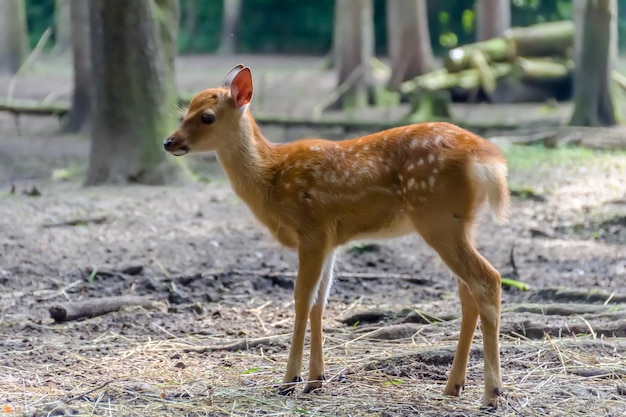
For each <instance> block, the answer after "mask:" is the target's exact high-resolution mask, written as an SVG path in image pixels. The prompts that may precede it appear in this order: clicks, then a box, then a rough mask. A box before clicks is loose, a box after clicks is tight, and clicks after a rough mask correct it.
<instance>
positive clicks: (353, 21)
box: [333, 0, 374, 109]
mask: <svg viewBox="0 0 626 417" xmlns="http://www.w3.org/2000/svg"><path fill="white" fill-rule="evenodd" d="M333 42H334V44H333V48H334V57H335V58H334V61H335V68H336V69H337V72H338V74H339V78H338V82H337V85H338V87H342V86H344V87H347V88H341V90H343V91H342V92H341V94H339V98H338V100H337V101H336V103H334V105H333V107H335V108H344V109H345V108H362V107H366V106H367V105H368V103H371V102H373V101H374V85H373V76H372V67H371V59H372V56H373V55H374V22H373V5H372V0H336V3H335V28H334V40H333Z"/></svg>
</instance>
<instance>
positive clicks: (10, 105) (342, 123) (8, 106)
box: [0, 97, 560, 134]
mask: <svg viewBox="0 0 626 417" xmlns="http://www.w3.org/2000/svg"><path fill="white" fill-rule="evenodd" d="M179 102H180V103H181V104H188V103H189V99H188V98H186V97H181V98H179ZM69 109H70V104H69V103H67V102H56V103H42V102H40V101H38V100H25V99H19V100H11V101H10V102H7V101H2V100H0V111H6V112H9V113H12V114H15V115H20V114H30V115H37V116H46V115H47V116H57V117H64V116H66V115H67V114H68V113H69ZM255 119H256V121H257V123H259V124H260V125H271V126H281V127H286V128H288V127H304V128H311V129H335V128H342V129H343V131H344V133H347V132H363V131H369V132H374V131H378V130H384V129H391V128H394V127H398V126H403V125H405V124H407V121H406V120H403V119H399V120H371V119H370V120H365V119H362V120H359V119H339V118H334V117H326V118H323V119H315V118H294V117H289V116H277V115H269V114H262V113H257V114H255ZM454 123H455V124H457V125H459V126H460V127H463V128H465V129H468V130H471V131H473V132H475V133H477V134H482V133H484V132H487V131H494V130H495V131H519V130H522V129H524V128H528V129H530V130H532V131H537V130H541V129H549V128H554V127H556V126H559V125H560V122H559V121H558V120H545V121H540V122H537V121H532V122H529V123H526V124H523V123H519V122H515V123H479V122H464V121H462V120H455V121H454Z"/></svg>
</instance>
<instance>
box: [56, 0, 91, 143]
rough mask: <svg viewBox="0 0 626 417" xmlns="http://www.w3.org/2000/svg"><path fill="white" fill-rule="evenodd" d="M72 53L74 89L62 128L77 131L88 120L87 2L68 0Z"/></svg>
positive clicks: (89, 84) (89, 85)
mask: <svg viewBox="0 0 626 417" xmlns="http://www.w3.org/2000/svg"><path fill="white" fill-rule="evenodd" d="M70 5H71V7H70V16H71V19H70V20H71V26H72V29H71V33H72V55H73V63H74V91H73V93H72V107H71V110H70V114H69V116H68V118H67V122H66V123H65V126H64V127H63V130H64V131H65V132H68V133H77V132H79V131H80V130H81V129H83V128H86V127H87V124H88V122H89V106H90V93H89V91H90V89H91V63H90V61H89V50H90V48H89V3H88V2H86V1H84V0H71V1H70Z"/></svg>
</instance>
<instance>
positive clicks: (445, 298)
mask: <svg viewBox="0 0 626 417" xmlns="http://www.w3.org/2000/svg"><path fill="white" fill-rule="evenodd" d="M241 60H242V61H243V60H246V61H247V62H251V65H252V66H253V69H254V68H260V71H259V72H260V74H261V75H260V78H259V79H260V80H263V79H265V80H266V81H265V84H264V82H263V81H261V82H260V83H259V85H260V86H261V87H260V88H261V91H263V88H265V93H260V94H258V96H257V97H256V99H257V100H258V101H260V102H261V103H256V102H255V104H253V109H254V108H255V107H254V106H257V104H258V107H259V108H260V109H261V110H262V111H265V112H269V111H271V110H272V109H275V111H276V112H277V113H279V114H307V112H310V111H311V109H312V107H313V106H314V105H315V103H317V102H319V100H320V99H322V98H323V94H322V93H320V92H319V91H318V89H319V90H321V91H322V92H325V93H328V91H329V90H330V89H332V81H333V80H332V77H331V75H329V74H328V73H322V72H320V70H319V69H317V68H319V66H320V65H321V59H315V60H309V59H308V58H307V59H300V60H298V59H294V60H288V59H285V58H282V61H280V60H274V61H272V60H271V59H270V58H267V57H245V58H241ZM227 61H228V62H227ZM214 63H216V64H215V66H213V64H214ZM233 63H235V61H234V60H233V59H232V58H231V59H230V61H229V60H227V59H226V58H215V57H204V58H202V57H189V58H184V59H182V60H181V65H180V68H182V71H179V77H180V79H181V80H180V84H181V89H186V90H189V91H194V90H197V89H200V88H204V87H208V86H210V85H212V84H215V83H216V82H218V81H219V79H220V78H221V76H222V74H223V73H224V72H225V71H226V70H227V69H228V68H229V67H230V66H232V64H233ZM46 68H47V67H46ZM264 71H265V72H264ZM276 71H278V72H276ZM281 71H282V73H281ZM315 71H318V72H319V73H320V74H321V75H320V76H319V82H318V78H316V77H315V76H314V74H315ZM263 74H265V75H263ZM307 74H308V75H307ZM205 75H206V79H207V80H208V81H205V80H204V78H205ZM267 80H270V81H271V80H274V81H271V82H270V81H267ZM18 81H19V82H18V84H17V88H16V94H15V95H16V97H31V98H40V99H41V98H45V97H50V95H51V94H54V96H55V97H56V96H59V97H63V96H64V95H66V94H67V91H65V90H67V88H66V87H67V85H69V83H70V77H69V69H68V68H67V65H66V64H65V66H64V64H62V63H60V62H56V61H54V62H52V63H50V64H49V69H45V68H44V67H41V68H38V69H37V70H33V71H32V73H29V74H26V75H24V76H23V77H22V78H20V79H19V80H18ZM9 82H10V80H9V79H7V78H0V92H2V93H0V94H4V92H5V91H6V88H7V86H8V84H9ZM263 85H265V87H263ZM274 93H276V95H277V96H278V98H277V99H275V98H274V97H273V96H274ZM290 95H291V99H287V97H289V96H290ZM312 97H313V98H312ZM283 98H284V100H283ZM289 100H290V101H289ZM303 100H304V101H305V102H306V103H304V102H303ZM285 102H286V103H287V104H285ZM275 103H276V104H275ZM289 103H290V104H289ZM298 106H300V107H298ZM527 108H528V109H529V110H528V111H521V110H520V109H522V107H521V106H517V105H515V106H489V105H478V106H474V107H472V106H456V107H455V111H456V112H458V114H461V113H462V115H463V116H464V117H470V118H471V117H474V118H476V119H480V120H494V121H498V120H500V119H501V118H505V119H507V120H509V121H515V120H518V119H520V120H521V119H523V120H526V121H528V120H531V121H532V117H535V116H536V117H538V118H539V117H540V116H542V115H543V116H544V117H545V113H542V112H545V109H544V110H542V109H541V106H534V107H531V106H527ZM531 109H532V110H533V111H534V113H533V111H531ZM570 110H571V108H570V107H568V105H567V104H566V105H559V106H557V108H556V109H555V110H553V111H552V113H550V117H555V118H563V117H566V116H567V114H568V112H569V111H570ZM385 111H387V110H379V113H380V112H385ZM390 111H394V112H395V111H397V112H401V111H402V109H392V110H390ZM533 115H534V116H533ZM374 116H376V117H386V116H385V115H384V114H372V115H371V117H374ZM58 128H59V123H58V121H56V120H55V119H53V118H46V117H43V118H41V117H39V118H38V117H23V118H21V121H20V133H21V134H20V135H18V134H17V131H16V128H15V123H14V119H13V118H12V117H10V116H9V115H7V114H1V113H0V405H2V406H3V412H5V413H7V415H24V416H48V415H115V416H118V415H120V416H121V415H125V416H130V415H138V416H169V415H185V416H227V415H275V416H286V415H310V416H413V415H415V416H417V415H419V416H469V415H479V414H480V413H479V406H480V400H481V396H482V386H483V371H482V370H483V364H482V349H481V334H480V331H477V332H476V338H475V342H476V343H475V344H474V348H473V350H472V355H471V359H470V364H469V369H468V381H467V385H466V387H465V391H464V392H463V393H462V395H461V397H458V398H450V397H445V396H443V395H442V391H443V387H444V384H445V380H446V377H447V373H448V371H449V367H450V364H451V361H452V356H453V350H454V347H455V343H456V338H457V337H458V331H459V325H460V322H459V318H458V316H459V313H460V308H459V303H458V302H457V297H456V284H455V281H454V280H453V279H452V277H451V275H450V273H449V272H448V270H447V269H446V268H445V266H444V265H443V264H442V262H441V261H440V260H439V259H438V258H437V256H436V255H435V254H434V253H433V252H432V250H430V249H429V248H428V246H427V245H426V244H425V243H424V242H422V241H421V240H420V239H419V238H418V237H416V236H415V237H411V236H409V237H405V238H401V239H396V240H391V241H383V242H376V243H369V244H354V245H350V246H348V247H346V248H345V249H344V251H343V254H342V256H341V261H340V262H339V265H338V271H337V272H338V275H337V279H336V282H335V285H334V288H333V290H332V292H331V295H330V300H329V306H328V309H327V312H326V314H325V319H324V327H325V336H326V339H325V360H326V366H327V374H326V376H327V379H328V381H327V383H326V384H325V386H324V388H323V389H322V390H320V391H318V392H314V393H311V394H303V393H302V392H301V390H297V391H296V394H295V395H294V396H291V397H282V396H279V395H277V393H276V389H275V386H276V384H277V383H278V382H279V381H280V380H281V378H282V372H283V371H284V367H285V364H286V360H287V353H288V348H289V337H290V331H291V326H292V322H293V314H294V313H293V301H292V289H293V274H294V272H295V271H296V268H297V260H296V257H295V255H294V253H292V252H290V251H288V250H286V249H283V248H281V247H280V246H279V245H278V244H277V243H275V242H274V241H273V240H272V239H271V238H270V236H269V235H268V233H267V232H266V231H265V230H264V229H263V228H262V227H261V226H260V225H258V223H257V222H256V221H255V220H254V219H253V218H252V216H251V214H250V213H249V212H248V210H247V208H246V207H245V206H244V205H243V203H242V202H240V201H239V200H238V199H237V198H236V197H235V196H234V194H233V193H232V191H231V189H230V187H229V185H228V183H227V181H226V179H225V178H224V177H223V175H222V173H221V170H220V169H219V167H218V166H217V164H216V163H215V161H214V160H213V159H212V158H210V157H190V158H189V160H190V162H191V164H190V165H192V166H193V168H194V169H195V170H196V172H197V173H198V178H199V179H201V181H196V182H193V183H188V184H179V185H172V186H163V187H146V186H125V187H115V186H103V187H94V188H85V187H83V186H82V178H83V177H84V173H85V171H86V163H87V153H88V141H87V140H86V138H85V137H81V136H71V135H63V134H60V133H58ZM266 132H268V136H270V137H274V138H276V137H277V138H278V140H284V139H285V138H287V139H289V138H291V137H292V135H299V134H302V135H313V134H316V135H317V134H318V132H302V131H300V130H298V131H288V132H286V131H281V130H279V129H276V128H274V129H267V130H266ZM596 134H597V135H623V136H624V137H626V133H624V131H623V130H612V131H597V132H596ZM496 143H497V144H498V145H500V146H501V147H502V149H503V151H504V152H505V154H506V156H507V158H508V160H509V165H510V185H511V188H512V189H513V190H515V191H517V192H516V194H517V196H516V197H515V198H514V199H513V202H512V208H511V218H510V221H509V222H508V223H507V224H506V225H504V226H500V225H495V224H494V223H493V222H492V221H491V220H490V219H489V218H487V217H486V218H485V219H484V221H483V222H482V224H481V227H480V229H479V232H478V234H477V240H478V243H479V248H480V251H481V252H482V253H483V254H484V255H485V257H486V258H487V259H489V260H490V261H491V262H492V263H493V265H494V266H495V267H496V268H497V269H498V270H500V271H501V273H502V275H503V277H507V278H513V279H516V280H518V281H520V282H522V283H525V284H527V285H528V286H529V287H530V288H529V289H528V290H527V291H523V290H519V289H515V288H505V290H504V293H503V302H502V304H503V314H502V334H501V338H500V342H501V361H502V374H503V383H504V393H503V397H502V399H501V404H500V408H499V410H498V411H497V412H496V413H495V415H501V416H587V415H594V416H623V415H625V414H626V287H625V286H624V283H625V282H626V152H624V151H595V150H590V149H584V148H578V147H568V146H562V147H558V148H556V149H545V148H543V147H542V146H519V145H511V144H510V143H509V142H508V141H506V140H499V141H496ZM129 295H136V296H141V297H143V298H141V299H140V300H141V302H140V304H141V305H140V306H130V307H125V308H122V309H120V310H118V311H114V312H110V313H108V314H104V315H100V316H97V317H93V318H89V319H83V320H70V321H66V322H62V323H55V322H54V320H53V319H52V318H50V313H49V310H50V308H51V307H55V306H60V305H65V304H66V303H70V302H72V303H75V302H78V301H81V300H85V299H87V300H89V299H91V300H93V301H94V302H96V301H95V300H98V299H102V298H103V297H121V296H129ZM146 300H147V302H146ZM305 363H307V361H306V360H305ZM305 374H306V370H305ZM1 412H2V411H0V413H1Z"/></svg>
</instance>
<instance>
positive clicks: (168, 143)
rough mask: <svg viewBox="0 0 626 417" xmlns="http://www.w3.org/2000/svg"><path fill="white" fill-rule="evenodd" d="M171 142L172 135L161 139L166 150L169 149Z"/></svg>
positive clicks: (172, 139)
mask: <svg viewBox="0 0 626 417" xmlns="http://www.w3.org/2000/svg"><path fill="white" fill-rule="evenodd" d="M172 143H174V137H173V136H170V137H169V138H167V139H165V140H164V141H163V147H164V148H165V150H166V151H169V150H170V148H171V147H172Z"/></svg>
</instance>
